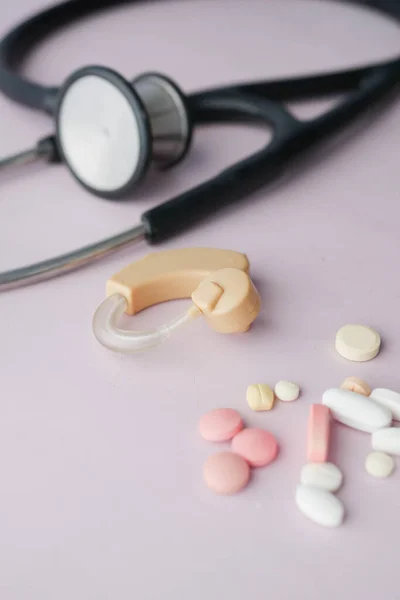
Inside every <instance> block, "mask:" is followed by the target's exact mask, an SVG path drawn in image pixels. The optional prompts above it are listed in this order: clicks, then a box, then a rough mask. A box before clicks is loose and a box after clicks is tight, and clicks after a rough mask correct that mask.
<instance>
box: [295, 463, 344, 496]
mask: <svg viewBox="0 0 400 600" xmlns="http://www.w3.org/2000/svg"><path fill="white" fill-rule="evenodd" d="M300 481H301V483H302V484H303V485H310V486H312V487H316V488H319V489H320V490H325V491H326V492H336V491H337V490H338V489H339V488H340V486H341V485H342V481H343V475H342V472H341V470H340V469H339V468H338V467H337V466H336V465H334V464H333V463H329V462H326V463H308V464H306V465H304V467H303V468H302V469H301V474H300Z"/></svg>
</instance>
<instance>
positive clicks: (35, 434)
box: [0, 0, 400, 600]
mask: <svg viewBox="0 0 400 600" xmlns="http://www.w3.org/2000/svg"><path fill="white" fill-rule="evenodd" d="M41 6H43V2H40V1H38V0H14V1H13V2H11V3H3V4H2V6H1V8H0V23H1V30H2V31H5V30H6V29H7V28H8V26H11V25H12V24H14V23H15V22H16V21H18V20H19V19H21V18H22V17H25V16H26V15H27V14H29V13H30V12H31V11H33V10H35V9H38V8H39V7H41ZM399 51H400V38H399V32H398V28H397V26H396V24H395V23H393V22H391V21H390V20H389V19H387V18H385V17H381V16H378V15H376V14H374V13H372V12H370V11H365V10H363V9H360V8H358V7H353V6H346V5H342V4H336V3H330V2H325V1H316V0H314V1H306V0H292V1H289V0H288V1H282V0H275V1H270V2H267V1H257V0H248V1H247V2H246V3H245V2H240V1H239V0H237V1H233V0H215V1H213V2H207V1H206V0H203V1H200V0H198V1H187V2H185V3H183V2H174V1H171V2H160V3H157V4H148V5H146V6H145V5H141V6H140V5H138V6H137V7H135V6H131V7H129V6H128V7H124V8H119V9H116V10H115V11H113V12H112V13H110V14H108V15H106V14H103V15H101V16H98V17H95V18H92V19H89V20H87V21H86V22H82V23H79V24H78V25H76V26H74V27H71V28H69V29H68V30H66V31H64V32H62V33H61V34H60V35H58V36H55V37H54V38H51V39H49V40H48V41H46V43H44V44H43V45H42V46H40V48H38V50H37V51H35V52H34V53H33V54H32V56H31V58H30V59H29V60H28V61H27V63H26V65H25V72H26V73H27V74H29V76H30V77H33V78H35V79H37V80H41V81H44V82H46V83H49V84H53V83H57V82H61V80H62V79H63V77H65V76H67V75H68V74H69V73H70V72H71V71H72V70H73V69H75V68H77V67H80V66H83V65H84V64H89V63H98V64H105V65H107V66H110V67H113V68H116V69H118V70H120V71H121V72H122V74H123V75H125V76H126V77H133V76H135V75H137V74H138V73H140V72H142V71H147V70H152V69H157V70H159V71H161V72H164V73H166V74H168V75H170V76H171V77H173V78H175V79H176V80H177V81H178V82H179V83H180V84H181V86H182V87H183V88H184V89H186V90H187V91H193V90H197V89H202V88H205V87H209V86H212V85H214V84H218V85H219V84H221V83H223V82H226V83H229V82H231V81H241V80H251V79H257V78H272V77H276V76H285V75H287V76H289V75H294V74H306V73H310V72H314V71H324V70H328V69H334V68H340V67H344V66H356V65H359V64H364V63H365V62H366V61H370V60H379V59H383V58H389V57H392V56H394V55H395V54H396V53H397V54H398V53H399ZM315 108H316V107H315V106H314V107H311V109H310V108H308V107H298V108H297V110H298V111H301V114H304V115H307V114H313V110H314V109H315ZM0 119H1V137H0V154H1V155H6V154H8V153H12V152H14V151H17V150H20V149H24V148H26V147H29V146H30V145H31V144H32V143H34V142H35V141H36V139H38V138H39V137H41V136H43V135H46V134H47V133H50V132H51V131H52V124H51V122H50V121H49V120H48V119H47V118H46V116H43V115H40V114H36V113H35V112H32V111H30V110H28V109H25V108H23V107H19V106H16V105H14V104H12V103H10V102H9V101H8V100H6V99H4V98H1V99H0ZM367 123H368V127H363V129H362V130H361V131H357V132H356V133H353V134H352V135H350V136H346V139H345V140H342V141H341V143H337V144H335V145H334V147H333V148H331V149H330V150H329V152H328V151H326V152H325V151H324V152H321V153H320V154H319V155H318V158H317V159H316V158H315V159H314V160H313V161H312V162H310V164H308V163H307V168H306V167H304V172H300V173H297V174H296V175H295V176H293V177H292V178H289V179H288V180H287V181H285V182H284V183H283V184H282V185H280V186H275V187H274V189H271V190H266V189H265V190H262V191H261V192H259V193H258V194H256V195H255V196H253V197H252V199H251V200H249V201H248V203H247V204H246V203H245V204H242V205H240V206H237V207H236V208H235V209H234V210H230V211H228V212H227V213H226V214H224V215H223V216H218V217H217V218H215V219H213V220H212V221H211V222H208V223H207V224H206V225H200V226H199V227H197V228H195V229H194V230H193V231H190V232H188V233H186V234H185V235H182V236H180V237H179V238H176V239H175V240H172V241H171V242H169V243H168V244H165V246H164V247H188V246H195V245H199V246H211V247H213V246H215V247H221V248H231V249H234V250H239V251H241V252H246V253H247V254H248V256H249V258H250V261H251V267H252V275H253V277H254V280H255V281H256V284H257V286H258V288H259V290H260V293H261V295H262V300H263V309H262V314H261V316H260V318H259V319H258V321H257V322H256V324H255V326H254V328H253V329H252V330H251V331H250V332H249V333H248V334H245V335H237V336H224V335H219V334H216V333H213V332H212V331H211V330H210V329H208V328H207V326H206V324H205V323H203V322H201V321H198V322H196V324H193V326H192V327H187V328H186V329H184V330H182V331H181V332H180V333H179V335H178V334H177V335H176V336H175V337H174V338H171V339H170V341H169V342H168V343H167V344H165V345H164V346H162V347H160V348H158V349H156V350H153V351H149V352H147V353H145V354H141V355H139V356H133V357H124V356H119V355H114V354H112V353H110V352H107V351H106V350H104V349H103V348H102V347H100V346H99V345H98V344H97V343H96V341H95V339H94V337H93V335H92V332H91V319H92V315H93V313H94V311H95V309H96V307H97V305H98V304H99V303H100V302H101V301H102V300H103V298H104V290H105V282H106V280H107V278H108V277H109V276H110V275H112V274H113V273H114V272H116V271H118V270H119V269H120V268H121V267H123V266H124V265H125V264H127V263H128V262H130V261H132V260H135V259H138V258H141V257H142V256H144V255H145V254H146V253H147V251H148V248H147V247H146V246H145V245H142V246H137V247H132V248H131V249H129V250H125V251H123V252H121V253H119V254H118V255H114V256H113V257H112V258H110V259H108V260H105V261H102V262H100V263H97V264H96V265H95V266H92V267H90V268H87V269H85V270H82V271H79V272H76V273H73V274H70V275H69V276H66V277H62V278H60V279H57V280H53V281H49V282H47V283H44V284H40V285H37V286H34V287H29V288H25V289H22V290H18V291H13V292H7V293H5V294H3V295H0V340H1V341H0V352H1V366H0V377H1V393H0V480H1V488H0V595H1V598H2V600H71V598H74V600H115V599H117V598H118V599H119V600H127V599H132V598H137V599H140V600H187V599H189V598H190V599H191V600H200V599H201V600H204V599H210V600H211V599H212V600H217V599H220V598H226V599H228V598H229V600H241V599H242V598H245V597H246V598H247V597H249V598H253V599H257V600H258V599H260V600H261V599H264V598H267V597H268V598H276V599H279V600H291V599H292V598H304V599H307V600H321V599H324V600H336V599H337V598H341V599H342V600H350V599H354V598H363V599H364V600H367V599H371V600H372V599H374V598H378V597H382V598H383V597H384V598H387V599H388V600H389V599H390V600H391V599H395V598H398V590H396V587H395V586H396V573H397V562H398V533H399V524H398V514H399V509H398V507H399V498H400V468H398V471H397V472H396V473H395V474H394V475H393V477H392V478H390V479H389V480H387V481H377V480H373V479H372V478H371V477H370V476H368V475H367V474H366V472H365V470H364V461H365V458H366V455H367V453H368V452H369V451H370V438H369V436H368V435H367V434H362V433H358V432H356V431H353V430H350V429H348V428H346V427H344V426H341V425H337V426H336V427H335V428H334V431H333V447H332V460H333V461H334V462H335V463H336V464H337V465H338V466H339V467H340V468H341V469H342V470H343V472H344V476H345V485H344V487H343V489H342V490H341V491H340V494H339V495H340V498H341V499H342V500H343V502H344V504H345V506H346V511H347V518H346V522H345V524H344V525H343V527H341V528H340V529H337V530H326V529H322V528H320V527H318V526H316V525H314V524H313V523H311V522H310V521H308V520H307V519H306V518H305V517H304V516H303V515H302V514H300V513H299V511H298V510H297V508H296V506H295V502H294V494H295V487H296V484H297V483H298V481H299V475H300V468H301V466H302V465H303V464H304V462H305V448H306V423H307V416H308V405H309V404H311V403H314V402H320V401H321V395H322V393H323V391H324V390H325V389H326V388H329V387H334V386H338V385H340V383H341V382H342V380H343V379H344V378H345V377H346V376H348V375H358V376H362V377H364V378H365V379H366V380H367V381H368V382H369V383H370V385H372V386H374V387H375V386H379V387H392V388H394V389H397V390H399V389H400V372H399V358H400V320H399V306H400V278H399V275H398V260H399V252H400V236H399V219H400V204H399V183H398V182H399V160H398V150H399V139H400V101H399V100H397V101H396V102H394V103H393V104H391V105H390V106H388V107H387V108H386V110H385V111H384V112H383V113H382V114H380V116H378V117H377V118H374V119H372V118H371V119H369V120H367ZM264 136H265V133H263V132H262V131H259V130H254V129H252V128H242V127H236V126H235V127H231V128H229V127H218V128H211V129H207V130H202V131H199V132H198V133H197V134H196V137H195V143H194V148H193V151H192V153H191V155H190V157H189V158H188V159H187V160H186V162H185V163H183V164H182V165H181V166H180V167H179V168H177V169H175V170H173V171H171V172H170V173H169V174H166V175H164V176H161V175H160V176H159V177H157V178H156V180H154V179H153V181H150V182H148V183H147V184H145V185H144V186H143V187H142V188H141V189H139V190H138V191H137V197H136V198H134V199H133V200H132V202H128V203H126V204H115V203H112V202H106V201H101V200H99V199H97V198H95V197H93V196H90V195H89V194H88V193H86V192H85V191H83V190H82V189H81V188H79V187H78V186H77V184H76V183H75V182H74V181H73V180H72V179H71V178H70V176H69V174H68V172H67V171H66V170H65V169H64V168H63V167H62V166H60V167H50V166H47V165H43V166H41V165H32V166H30V167H25V168H19V169H15V170H13V171H11V172H10V171H8V172H7V174H2V176H1V177H2V178H1V183H0V210H1V219H0V269H1V270H4V269H6V268H10V267H17V266H22V265H23V264H25V263H27V262H29V263H30V262H33V261H34V260H40V259H45V258H48V257H50V256H52V255H54V254H59V253H61V252H65V251H67V250H70V249H72V248H75V247H78V246H80V245H83V244H86V243H89V242H94V241H96V240H97V239H99V238H101V237H102V236H107V235H111V234H114V233H117V232H119V231H120V230H121V229H125V228H127V227H129V226H131V225H134V224H135V223H136V222H137V221H138V219H139V215H140V213H141V212H143V210H144V209H146V208H148V207H150V206H152V205H155V204H156V203H158V202H161V201H162V200H164V199H166V198H168V197H170V196H171V195H172V194H175V193H176V192H178V191H180V190H183V189H185V188H187V187H188V186H191V185H194V184H195V183H197V182H199V181H201V180H202V179H203V178H204V177H206V176H210V175H211V174H212V173H215V172H217V171H218V170H219V169H221V168H222V167H223V166H225V165H227V164H228V163H229V162H231V161H232V160H234V159H236V158H238V157H241V156H244V155H245V154H246V153H247V152H249V151H251V150H253V149H255V148H257V147H259V146H260V145H261V144H262V143H263V140H264ZM181 309H182V304H181V303H171V304H170V305H167V306H163V307H160V308H158V309H157V310H156V309H154V310H153V309H151V310H149V311H146V312H145V313H143V314H142V315H139V316H137V317H134V321H133V325H132V326H140V327H144V326H145V325H150V324H155V323H157V324H158V323H162V322H163V321H164V320H165V319H167V318H169V317H171V316H172V315H175V314H176V313H177V312H178V311H180V310H181ZM348 322H358V323H365V324H369V325H372V326H374V327H376V328H377V329H378V331H379V332H380V333H381V335H382V339H383V342H384V344H383V348H382V352H381V354H380V355H379V357H378V358H376V359H375V360H374V361H372V362H370V363H366V364H363V365H357V364H351V363H349V362H346V361H345V360H344V359H341V358H340V357H339V356H338V355H337V354H336V352H335V350H334V338H335V333H336V330H337V329H338V328H339V327H340V326H342V325H344V324H345V323H348ZM279 379H291V380H294V381H296V382H298V383H299V384H300V385H301V387H302V390H303V393H302V397H301V399H299V400H298V401H297V402H295V403H292V404H290V403H288V404H283V403H282V404H277V405H276V406H275V408H274V409H273V411H272V412H269V413H264V414H257V413H252V412H251V411H250V409H249V408H248V407H247V405H246V388H247V386H248V385H249V384H251V383H257V382H264V383H269V384H270V385H274V383H275V382H276V381H278V380H279ZM219 406H229V407H234V408H237V409H238V410H239V411H240V412H241V414H242V415H243V417H244V418H245V420H246V423H248V424H250V425H255V426H260V427H264V428H266V429H268V430H270V431H271V432H273V433H274V434H275V435H276V436H277V438H278V440H279V443H280V445H281V453H280V456H279V459H278V460H277V461H276V462H275V463H274V464H273V465H272V466H270V467H269V468H266V469H263V470H259V471H257V472H256V473H254V478H253V481H252V483H251V485H250V486H249V487H248V488H247V489H246V490H245V491H244V492H243V493H242V494H239V495H237V496H234V497H229V498H220V497H217V496H214V495H213V494H211V493H210V492H209V491H208V490H207V489H206V488H205V486H204V485H203V482H202V464H203V462H204V460H205V459H206V457H207V456H208V455H209V454H210V453H212V452H214V451H216V449H217V447H214V446H212V445H210V444H208V443H206V442H203V441H202V440H201V439H200V437H199V435H198V432H197V423H198V419H199V417H200V416H201V415H202V414H203V413H204V412H205V411H207V410H209V409H212V408H216V407H219ZM219 447H220V446H218V448H219ZM222 447H225V446H222ZM397 463H398V467H400V464H399V461H397Z"/></svg>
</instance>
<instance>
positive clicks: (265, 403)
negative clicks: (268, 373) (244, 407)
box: [246, 383, 275, 410]
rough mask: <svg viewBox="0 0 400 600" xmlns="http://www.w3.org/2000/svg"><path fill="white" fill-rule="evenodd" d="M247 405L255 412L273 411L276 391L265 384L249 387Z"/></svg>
mask: <svg viewBox="0 0 400 600" xmlns="http://www.w3.org/2000/svg"><path fill="white" fill-rule="evenodd" d="M246 398H247V403H248V405H249V406H250V408H251V409H253V410H271V408H272V407H273V405H274V400H275V394H274V391H273V390H272V389H271V388H270V387H269V385H266V384H265V383H258V384H253V385H249V387H248V388H247V395H246Z"/></svg>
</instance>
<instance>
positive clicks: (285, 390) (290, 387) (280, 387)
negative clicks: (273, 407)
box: [275, 381, 300, 402]
mask: <svg viewBox="0 0 400 600" xmlns="http://www.w3.org/2000/svg"><path fill="white" fill-rule="evenodd" d="M299 395H300V388H299V386H298V385H297V383H292V382H291V381H278V383H277V384H276V386H275V396H276V397H277V398H278V399H279V400H282V401H283V402H293V400H297V398H298V397H299Z"/></svg>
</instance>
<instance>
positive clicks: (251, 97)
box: [0, 0, 400, 290]
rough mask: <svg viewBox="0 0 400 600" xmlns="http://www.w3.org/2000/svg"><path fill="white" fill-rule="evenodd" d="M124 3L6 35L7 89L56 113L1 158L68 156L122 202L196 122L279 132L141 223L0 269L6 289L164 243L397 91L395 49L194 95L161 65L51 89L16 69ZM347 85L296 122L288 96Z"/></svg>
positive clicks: (1, 56)
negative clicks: (46, 131)
mask: <svg viewBox="0 0 400 600" xmlns="http://www.w3.org/2000/svg"><path fill="white" fill-rule="evenodd" d="M129 1H130V0H69V1H67V2H64V3H62V4H59V5H56V6H53V7H51V8H49V9H47V10H44V11H43V12H40V13H38V14H36V15H34V16H33V17H31V18H30V19H28V20H26V21H24V22H22V23H21V24H20V25H18V26H17V27H15V29H13V30H12V31H10V32H9V33H8V34H7V35H6V36H5V37H4V38H3V39H2V40H1V41H0V91H1V92H3V94H5V95H6V96H7V97H8V98H10V99H11V100H14V101H16V102H18V103H21V104H24V105H26V106H29V107H32V108H35V109H39V110H42V111H44V112H46V113H48V114H49V115H51V116H52V117H53V119H54V122H55V133H54V135H51V136H48V137H46V138H43V139H42V140H40V141H39V142H38V143H37V144H36V147H35V148H33V149H32V150H28V151H26V152H22V153H20V154H18V155H15V156H11V157H9V158H6V159H3V160H0V168H1V167H5V166H7V165H9V164H18V163H20V164H23V163H25V162H28V161H31V160H36V159H42V160H46V161H48V162H49V163H57V162H58V163H59V162H63V163H64V164H65V165H66V167H67V168H68V169H69V171H70V172H71V174H72V176H73V177H74V178H75V180H76V181H77V182H78V183H79V184H81V185H82V186H83V187H84V188H85V189H86V190H87V191H89V192H90V193H92V194H94V195H95V196H98V197H101V198H106V199H109V200H123V199H126V198H129V196H130V195H131V194H132V192H133V190H134V189H135V187H136V186H137V185H139V184H140V182H141V181H142V180H143V178H144V177H145V175H146V174H147V173H148V171H149V170H150V168H157V169H168V168H171V167H172V166H174V165H177V164H178V163H179V162H180V161H181V160H183V158H184V157H185V156H186V154H187V153H188V151H189V149H190V147H191V140H192V134H193V130H194V128H195V127H196V126H198V125H202V124H206V123H216V122H233V121H236V122H258V123H260V124H264V125H266V124H267V125H269V126H272V129H273V133H274V135H273V138H272V141H270V142H268V144H267V145H266V146H265V147H263V148H262V149H261V150H259V151H257V152H255V153H254V154H252V155H251V156H249V157H247V158H245V159H244V160H241V161H239V162H237V163H235V164H234V165H232V166H230V167H228V168H227V169H225V170H224V171H222V172H221V173H219V174H218V175H217V176H215V177H213V178H211V179H209V180H208V181H205V182H204V183H202V184H200V185H198V186H196V187H194V188H192V189H190V190H188V191H186V192H184V193H183V194H180V195H178V196H176V197H175V198H172V199H171V200H168V201H167V202H164V203H163V204H161V205H159V206H156V207H155V208H152V209H150V210H148V211H147V212H145V213H144V214H143V215H142V217H141V223H140V224H139V225H137V226H135V227H133V228H131V229H129V230H127V231H124V232H122V233H120V234H119V235H116V236H113V237H110V238H107V239H104V240H102V241H100V242H98V243H95V244H92V245H89V246H86V247H84V248H80V249H79V250H75V251H73V252H70V253H68V254H65V255H63V256H58V257H55V258H51V259H50V260H46V261H43V262H39V263H36V264H33V265H28V266H25V267H23V268H19V269H15V270H12V271H8V272H4V273H0V290H5V289H10V288H16V287H20V286H23V285H26V284H29V283H34V282H39V281H43V280H46V279H50V278H52V277H55V276H58V275H61V274H63V273H66V272H68V271H72V270H74V269H77V268H79V267H82V266H84V265H86V264H88V263H90V262H92V261H94V260H96V259H100V258H101V257H104V256H106V255H108V254H110V253H111V252H114V251H116V250H118V249H120V248H123V247H125V246H127V245H129V244H132V243H133V242H136V241H140V240H145V241H147V242H148V243H149V244H157V243H160V242H162V241H164V240H166V239H168V238H170V237H172V236H174V235H176V234H178V233H179V232H181V231H182V230H184V229H186V228H188V227H190V226H191V225H192V224H194V223H196V222H198V221H200V220H201V219H203V218H205V217H207V216H209V215H211V214H213V213H216V212H217V211H219V210H220V209H222V208H223V207H224V206H227V205H229V204H231V203H233V202H236V201H239V200H241V199H243V198H244V197H246V196H247V195H249V194H250V193H251V192H252V191H253V190H256V189H258V188H260V187H261V186H264V185H266V184H268V183H270V182H272V181H274V180H276V179H277V178H278V177H280V176H281V175H282V174H283V173H284V172H285V170H286V167H287V166H288V165H289V164H291V163H292V161H293V160H294V159H296V158H298V157H299V156H301V155H302V154H303V153H304V152H305V151H307V150H311V149H312V148H314V147H315V146H316V145H317V144H318V143H319V142H321V141H322V140H324V139H325V138H327V137H328V136H330V135H331V134H333V133H335V132H337V131H338V130H339V129H341V128H343V127H344V126H346V125H347V124H349V123H351V122H352V121H353V120H354V119H355V118H356V117H358V116H359V115H361V114H362V113H364V112H365V111H366V110H367V109H369V108H371V106H372V105H376V104H377V103H378V101H380V100H382V99H383V98H385V97H386V96H387V95H388V94H389V93H390V92H392V91H397V84H398V82H399V76H400V58H396V59H393V60H391V61H387V62H385V63H379V64H373V65H368V66H365V67H363V68H358V69H350V70H345V71H339V72H334V73H328V74H323V75H320V74H319V75H316V76H308V77H299V78H292V79H281V80H275V81H256V82H251V83H244V84H243V85H232V86H225V87H220V88H215V89H211V90H207V91H204V92H198V93H195V94H191V95H186V94H185V93H184V92H183V91H182V90H181V89H180V88H179V86H178V85H177V84H176V83H175V82H174V81H172V80H171V79H170V78H168V77H166V76H165V75H163V74H160V73H144V74H142V75H140V76H139V77H137V78H136V79H134V80H133V82H129V81H127V80H126V79H124V78H123V77H122V76H121V75H119V74H118V73H116V72H115V71H113V70H111V69H108V68H105V67H101V66H88V67H85V68H82V69H79V70H77V71H76V72H75V73H73V74H72V75H71V76H70V77H68V79H67V80H66V81H65V82H64V83H63V85H62V86H61V87H60V88H57V87H44V86H42V85H39V84H37V83H34V82H31V81H28V80H27V79H25V78H23V77H21V76H20V75H19V74H18V71H17V67H18V63H19V62H20V61H21V60H22V59H23V58H25V56H26V54H27V53H28V52H29V51H30V49H31V48H32V47H33V46H34V45H35V43H37V42H38V41H39V40H42V39H43V37H44V36H45V35H48V34H50V33H52V32H53V31H54V30H56V29H58V28H59V27H60V26H63V25H66V24H67V23H69V22H71V21H74V20H77V19H79V18H82V17H84V16H86V15H88V14H90V13H92V12H97V11H99V10H101V9H104V8H107V7H110V6H116V5H118V4H125V3H128V2H129ZM343 93H346V98H345V99H344V100H343V101H342V102H341V103H340V104H339V105H337V106H335V107H334V108H332V109H331V110H329V111H328V112H327V113H324V114H323V115H321V116H318V117H317V118H314V119H312V120H309V121H299V120H297V119H296V118H295V117H294V116H293V115H292V114H290V112H288V110H287V109H286V108H285V106H284V102H287V101H288V100H300V99H302V100H305V99H312V98H315V97H323V96H329V95H332V94H343Z"/></svg>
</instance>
